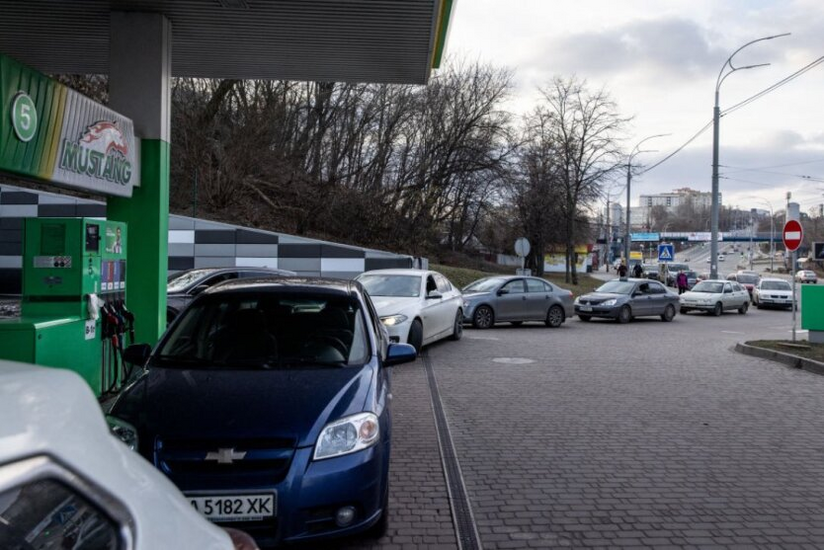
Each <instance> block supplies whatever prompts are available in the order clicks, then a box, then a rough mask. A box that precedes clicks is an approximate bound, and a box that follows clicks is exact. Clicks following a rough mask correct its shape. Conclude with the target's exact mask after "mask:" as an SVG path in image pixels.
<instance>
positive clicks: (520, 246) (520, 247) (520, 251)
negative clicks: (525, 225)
mask: <svg viewBox="0 0 824 550" xmlns="http://www.w3.org/2000/svg"><path fill="white" fill-rule="evenodd" d="M530 250H531V247H530V246H529V241H528V240H527V239H526V237H521V238H520V239H518V240H517V241H515V254H517V255H518V256H519V257H521V258H523V257H525V256H526V255H527V254H529V251H530Z"/></svg>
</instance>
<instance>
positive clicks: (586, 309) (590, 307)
mask: <svg viewBox="0 0 824 550" xmlns="http://www.w3.org/2000/svg"><path fill="white" fill-rule="evenodd" d="M578 309H580V310H581V311H592V306H581V307H579V308H578Z"/></svg>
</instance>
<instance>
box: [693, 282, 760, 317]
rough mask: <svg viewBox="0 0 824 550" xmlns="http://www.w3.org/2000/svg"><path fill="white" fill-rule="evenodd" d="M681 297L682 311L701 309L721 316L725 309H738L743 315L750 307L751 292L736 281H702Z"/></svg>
mask: <svg viewBox="0 0 824 550" xmlns="http://www.w3.org/2000/svg"><path fill="white" fill-rule="evenodd" d="M680 298H681V313H687V312H689V311H694V310H699V311H706V312H707V313H712V314H713V315H715V316H716V317H719V316H720V315H721V314H722V313H724V312H725V311H730V310H737V311H738V313H741V314H742V315H743V314H744V313H747V309H749V307H750V293H749V292H747V289H746V288H744V287H743V286H741V285H740V284H738V283H737V282H735V281H721V280H707V281H701V282H700V283H698V284H697V285H695V286H694V287H692V290H690V291H689V292H685V293H683V294H681V297H680Z"/></svg>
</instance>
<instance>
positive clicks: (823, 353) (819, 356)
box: [744, 340, 824, 363]
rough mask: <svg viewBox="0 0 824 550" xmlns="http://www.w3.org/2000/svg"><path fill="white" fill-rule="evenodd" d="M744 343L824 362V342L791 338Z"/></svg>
mask: <svg viewBox="0 0 824 550" xmlns="http://www.w3.org/2000/svg"><path fill="white" fill-rule="evenodd" d="M744 343H745V344H747V345H748V346H753V347H756V348H765V349H769V350H773V351H780V352H783V353H789V354H791V355H798V356H799V357H803V358H805V359H812V360H813V361H820V362H822V363H824V344H811V343H809V342H793V341H791V340H751V341H749V342H744Z"/></svg>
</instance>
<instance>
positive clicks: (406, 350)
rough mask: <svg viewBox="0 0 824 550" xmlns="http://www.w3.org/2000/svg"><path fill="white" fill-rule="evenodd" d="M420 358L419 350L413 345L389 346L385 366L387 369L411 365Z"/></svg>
mask: <svg viewBox="0 0 824 550" xmlns="http://www.w3.org/2000/svg"><path fill="white" fill-rule="evenodd" d="M417 357H418V350H416V349H415V346H413V345H411V344H389V348H388V349H387V350H386V361H384V362H383V364H384V365H385V366H387V367H391V366H392V365H400V364H402V363H409V362H410V361H414V360H415V359H416V358H417Z"/></svg>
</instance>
